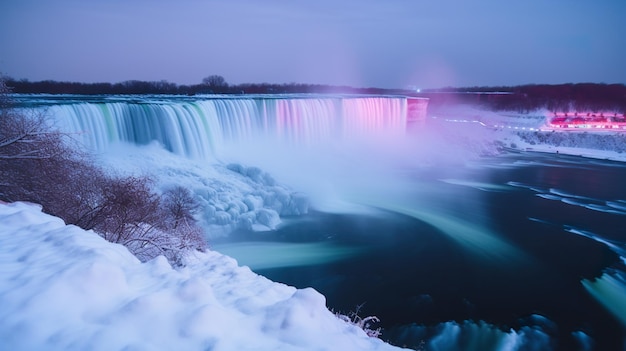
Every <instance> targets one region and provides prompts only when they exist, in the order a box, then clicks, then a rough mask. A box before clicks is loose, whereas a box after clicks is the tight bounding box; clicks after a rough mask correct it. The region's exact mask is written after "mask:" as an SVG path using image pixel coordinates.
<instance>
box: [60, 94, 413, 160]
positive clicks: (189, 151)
mask: <svg viewBox="0 0 626 351" xmlns="http://www.w3.org/2000/svg"><path fill="white" fill-rule="evenodd" d="M48 113H49V114H51V115H52V116H53V118H54V119H55V120H56V121H57V122H58V124H59V126H60V127H61V129H62V130H63V131H65V132H69V133H73V134H75V135H76V136H77V139H79V140H80V141H81V142H83V143H84V144H85V145H86V146H88V147H89V148H92V149H95V150H104V149H106V148H107V146H108V145H110V144H112V143H115V142H119V141H123V142H129V143H135V144H147V143H150V142H152V141H157V142H159V143H161V144H162V145H163V147H164V148H166V149H167V150H169V151H172V152H174V153H176V154H179V155H184V156H188V157H193V158H206V157H209V156H211V155H215V154H216V153H219V150H220V148H221V147H223V145H224V142H227V141H228V142H237V141H242V140H247V139H250V138H253V137H269V138H272V139H278V140H281V141H286V142H289V143H296V144H299V145H306V144H311V143H320V142H324V141H328V140H334V139H337V138H341V139H345V138H352V137H363V136H366V135H368V133H373V132H376V133H381V132H391V133H398V134H403V133H404V132H405V130H406V121H407V117H406V115H407V98H404V97H290V96H281V97H279V98H275V97H272V98H269V97H254V96H250V97H242V98H197V99H194V100H190V99H178V100H177V99H171V100H165V101H164V100H151V99H148V98H146V99H142V100H139V101H135V100H120V101H115V102H102V101H100V102H84V101H83V102H75V103H61V104H56V105H53V106H52V107H51V108H50V109H49V110H48Z"/></svg>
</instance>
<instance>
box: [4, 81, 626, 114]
mask: <svg viewBox="0 0 626 351" xmlns="http://www.w3.org/2000/svg"><path fill="white" fill-rule="evenodd" d="M4 80H5V83H6V85H7V86H8V87H10V88H11V90H12V91H13V92H14V93H20V94H79V95H100V94H103V95H126V94H174V95H197V94H302V93H314V94H315V93H316V94H373V95H406V96H413V97H425V98H429V99H430V102H429V108H431V109H435V110H436V109H437V108H438V107H441V106H444V105H448V104H455V103H467V104H474V105H480V106H481V107H484V108H488V109H492V110H500V111H502V110H509V111H517V112H522V113H527V112H530V111H534V110H539V109H547V110H550V111H555V112H556V111H559V112H570V111H571V112H573V111H587V112H601V111H607V110H608V111H614V112H619V113H625V112H626V85H624V84H596V83H576V84H574V83H569V84H529V85H520V86H482V87H461V88H452V87H448V88H442V89H428V90H422V91H420V92H417V91H415V90H408V89H381V88H355V87H350V86H334V85H321V84H302V83H288V84H271V83H244V84H236V85H231V84H228V82H227V81H226V80H225V79H224V77H222V76H220V75H210V76H207V77H205V78H203V79H202V81H201V83H198V84H192V85H177V84H175V83H171V82H168V81H164V80H161V81H139V80H129V81H124V82H120V83H80V82H59V81H53V80H44V81H37V82H31V81H28V80H24V79H22V80H16V79H13V78H10V77H5V78H4Z"/></svg>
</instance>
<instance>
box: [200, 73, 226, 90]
mask: <svg viewBox="0 0 626 351" xmlns="http://www.w3.org/2000/svg"><path fill="white" fill-rule="evenodd" d="M202 84H203V85H207V86H209V87H211V88H225V87H227V86H228V83H226V80H225V79H224V77H222V76H219V75H211V76H208V77H204V78H202Z"/></svg>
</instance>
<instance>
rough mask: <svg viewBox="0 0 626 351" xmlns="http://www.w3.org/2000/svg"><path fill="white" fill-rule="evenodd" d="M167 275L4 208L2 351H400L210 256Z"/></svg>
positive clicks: (0, 224)
mask: <svg viewBox="0 0 626 351" xmlns="http://www.w3.org/2000/svg"><path fill="white" fill-rule="evenodd" d="M186 264H187V266H186V267H185V268H182V269H173V268H172V267H171V266H170V265H169V264H168V263H167V261H166V260H165V258H163V257H159V258H157V259H154V260H152V261H149V262H147V263H140V262H139V261H138V260H137V259H136V258H135V257H134V256H132V255H131V254H130V253H129V252H128V251H127V250H126V248H124V247H123V246H121V245H116V244H111V243H109V242H106V241H105V240H104V239H102V238H101V237H99V236H98V235H97V234H95V233H93V232H87V231H84V230H82V229H80V228H78V227H75V226H66V225H65V224H64V223H63V221H62V220H60V219H59V218H56V217H52V216H49V215H46V214H44V213H42V212H41V209H40V208H39V207H38V206H36V205H30V204H25V203H12V204H1V203H0V340H1V343H0V350H106V351H110V350H397V348H395V347H393V346H391V345H388V344H385V343H384V342H382V341H381V340H379V339H376V338H370V337H368V336H366V335H365V333H364V332H363V331H362V330H361V329H359V328H358V327H356V326H353V325H350V324H348V323H346V322H343V321H341V320H339V319H337V318H336V317H335V316H334V314H333V313H331V312H330V311H328V309H327V308H326V307H325V299H324V297H323V296H322V295H321V294H319V293H318V292H316V291H315V290H313V289H302V290H298V289H295V288H293V287H289V286H286V285H283V284H278V283H274V282H271V281H269V280H267V279H265V278H263V277H261V276H259V275H256V274H255V273H253V272H252V271H250V270H249V269H248V268H247V267H238V266H237V263H236V262H235V261H234V260H233V259H231V258H229V257H227V256H223V255H221V254H219V253H216V252H211V251H209V252H207V253H196V254H193V255H190V257H188V259H187V262H186Z"/></svg>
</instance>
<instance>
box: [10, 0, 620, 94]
mask: <svg viewBox="0 0 626 351" xmlns="http://www.w3.org/2000/svg"><path fill="white" fill-rule="evenodd" d="M624 15H626V0H526V1H503V0H474V1H466V0H456V1H455V0H315V1H311V0H221V1H218V0H55V1H50V0H2V2H1V3H0V73H1V74H6V75H8V76H11V77H13V78H18V79H21V78H26V79H29V80H45V79H52V80H60V81H80V82H120V81H124V80H133V79H137V80H151V81H152V80H168V81H170V82H175V83H178V84H195V83H199V82H200V81H201V80H202V78H203V77H205V76H208V75H212V74H218V75H222V76H224V78H225V79H226V81H227V82H229V83H231V84H239V83H263V82H268V83H290V82H297V83H312V84H318V83H319V84H333V85H351V86H355V87H380V88H403V87H406V86H409V85H411V86H417V87H424V88H426V87H430V88H435V87H442V86H475V85H491V86H493V85H517V84H528V83H550V84H552V83H555V84H556V83H570V82H572V83H577V82H595V83H626V63H625V62H626V21H625V20H624Z"/></svg>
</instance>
